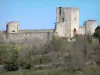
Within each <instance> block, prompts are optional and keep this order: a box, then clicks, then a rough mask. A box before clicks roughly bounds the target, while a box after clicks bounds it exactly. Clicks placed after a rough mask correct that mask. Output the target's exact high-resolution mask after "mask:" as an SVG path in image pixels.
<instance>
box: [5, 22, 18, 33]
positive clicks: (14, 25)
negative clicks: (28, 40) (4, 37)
mask: <svg viewBox="0 0 100 75" xmlns="http://www.w3.org/2000/svg"><path fill="white" fill-rule="evenodd" d="M19 25H20V23H19V22H17V21H11V22H8V23H7V25H6V32H7V33H18V30H19Z"/></svg>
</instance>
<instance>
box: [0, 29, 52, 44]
mask: <svg viewBox="0 0 100 75" xmlns="http://www.w3.org/2000/svg"><path fill="white" fill-rule="evenodd" d="M53 35H54V33H53V30H51V31H50V30H48V31H41V32H40V31H35V32H34V30H33V31H30V30H29V31H25V30H24V31H19V33H11V34H6V33H2V34H0V38H1V39H2V41H0V43H17V44H19V43H31V44H32V43H45V42H48V41H50V40H51V39H52V36H53Z"/></svg>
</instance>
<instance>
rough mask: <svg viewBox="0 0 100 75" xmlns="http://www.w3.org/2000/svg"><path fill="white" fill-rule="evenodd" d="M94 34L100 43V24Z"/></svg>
mask: <svg viewBox="0 0 100 75" xmlns="http://www.w3.org/2000/svg"><path fill="white" fill-rule="evenodd" d="M93 36H94V37H96V38H97V39H99V43H100V26H98V27H97V28H96V29H95V32H94V34H93Z"/></svg>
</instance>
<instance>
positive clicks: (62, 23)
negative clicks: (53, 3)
mask: <svg viewBox="0 0 100 75" xmlns="http://www.w3.org/2000/svg"><path fill="white" fill-rule="evenodd" d="M79 20H80V19H79V9H78V8H72V7H57V9H56V28H55V29H42V30H20V29H19V26H20V23H19V22H17V21H11V22H8V23H7V25H6V31H0V39H1V40H0V42H1V43H37V42H38V43H42V42H44V43H45V42H47V41H49V40H51V39H52V36H53V35H55V36H58V37H68V38H71V37H74V36H75V35H76V34H78V35H85V34H87V35H92V34H93V33H94V31H95V28H96V27H97V21H96V20H87V21H85V22H84V25H83V26H80V25H79Z"/></svg>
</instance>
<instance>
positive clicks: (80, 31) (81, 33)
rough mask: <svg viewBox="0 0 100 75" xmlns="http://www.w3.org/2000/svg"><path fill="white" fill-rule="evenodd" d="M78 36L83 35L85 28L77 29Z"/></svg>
mask: <svg viewBox="0 0 100 75" xmlns="http://www.w3.org/2000/svg"><path fill="white" fill-rule="evenodd" d="M78 34H79V35H85V26H80V27H79V31H78Z"/></svg>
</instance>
